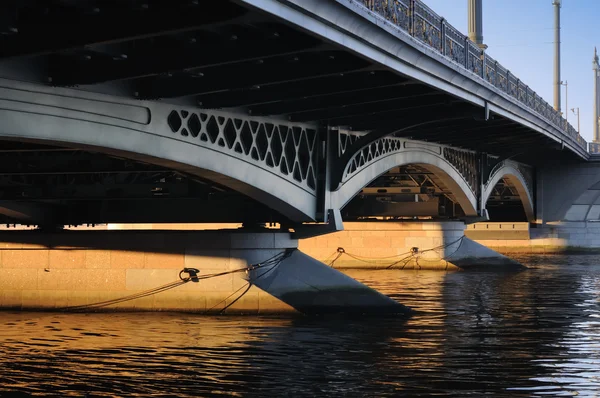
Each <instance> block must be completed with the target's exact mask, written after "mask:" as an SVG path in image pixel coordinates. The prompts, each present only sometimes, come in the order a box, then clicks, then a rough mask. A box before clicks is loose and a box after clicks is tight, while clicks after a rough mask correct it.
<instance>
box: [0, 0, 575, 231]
mask: <svg viewBox="0 0 600 398" xmlns="http://www.w3.org/2000/svg"><path fill="white" fill-rule="evenodd" d="M0 15H1V16H2V18H1V19H0V42H1V45H0V59H1V60H0V75H1V76H2V77H4V78H9V79H18V80H27V81H33V82H38V83H41V84H44V85H52V86H60V87H77V88H80V89H84V90H89V91H94V92H102V93H109V94H114V95H120V96H125V97H130V98H139V99H151V100H159V101H167V102H174V103H185V104H195V105H196V106H198V107H202V108H208V109H214V108H218V109H230V110H235V111H239V112H246V113H248V114H251V115H262V116H273V117H278V118H280V117H284V118H287V119H289V120H292V121H302V122H313V123H318V124H319V125H321V126H332V127H335V126H342V127H344V128H350V129H353V130H365V131H390V132H393V131H394V130H397V129H400V128H402V127H403V126H409V125H412V124H416V123H418V122H420V121H422V120H428V121H431V120H432V119H433V120H438V121H436V122H433V123H428V124H426V125H423V126H421V127H415V128H412V129H409V130H406V131H403V132H402V133H400V134H399V135H401V136H404V137H411V138H413V139H417V140H426V141H433V142H438V143H441V144H449V145H452V146H455V147H462V148H468V149H472V150H477V151H481V152H487V153H490V154H493V155H497V156H500V157H509V156H512V157H513V159H515V160H518V161H523V162H525V163H529V164H534V165H540V164H543V163H544V162H545V161H547V160H552V161H557V160H558V161H563V162H570V161H573V162H575V161H577V158H576V155H575V154H573V153H571V152H569V151H562V150H561V148H560V147H559V146H558V145H557V144H556V143H554V142H553V141H552V140H550V139H549V138H547V137H545V136H544V135H542V134H539V133H537V132H535V131H533V130H531V129H528V128H527V127H524V126H521V125H518V124H516V123H514V122H511V121H509V120H506V119H503V118H501V117H498V116H495V117H494V118H493V119H492V120H488V121H484V120H483V110H482V109H478V108H475V107H474V106H472V105H470V104H467V103H464V102H461V101H459V100H458V99H456V98H454V97H452V96H450V95H447V94H445V93H443V92H440V91H438V90H436V89H435V88H432V87H429V86H426V85H424V84H421V83H419V82H416V81H411V80H409V79H407V78H406V77H404V76H400V75H398V74H395V73H392V72H390V71H388V70H386V69H385V68H384V67H383V66H381V65H377V64H373V63H371V62H369V61H368V60H365V59H364V58H362V57H361V56H360V55H359V54H353V53H350V52H348V51H345V50H344V49H341V48H336V47H334V46H333V45H331V44H329V43H327V42H326V41H324V40H321V39H319V38H316V37H314V36H311V35H309V34H307V33H305V32H303V31H302V30H301V29H299V28H297V27H293V26H289V25H287V24H286V23H285V21H283V20H278V19H275V18H273V17H270V16H267V15H263V14H261V13H259V12H257V11H255V10H252V9H248V8H245V7H243V6H241V5H240V4H238V3H236V2H235V1H227V0H219V1H212V2H206V1H197V0H196V1H193V0H160V1H159V0H144V1H140V0H120V1H108V0H52V1H44V2H40V1H35V0H5V1H3V2H2V4H1V5H0ZM456 115H463V116H461V117H460V118H458V119H457V117H456ZM0 153H1V156H0V200H1V201H9V202H14V201H17V202H26V203H28V204H30V205H31V204H36V205H40V206H42V207H44V208H45V207H49V208H50V209H51V210H52V211H51V213H52V214H53V216H52V217H50V220H49V221H48V222H49V223H58V224H79V223H101V222H167V221H168V222H201V221H207V222H208V221H220V222H225V221H248V222H252V221H256V220H260V221H285V220H282V219H281V216H278V215H277V214H275V213H274V212H272V211H271V210H269V209H267V208H266V207H265V206H263V205H261V204H259V203H256V202H254V201H252V200H250V199H247V198H245V197H242V196H241V195H238V194H236V193H235V192H230V191H228V190H226V189H223V188H220V187H215V186H212V185H211V184H208V183H207V182H206V181H198V180H195V179H192V178H190V177H189V176H186V175H182V174H179V173H175V172H173V171H171V170H164V169H161V168H158V167H155V166H151V165H146V164H141V163H139V162H133V161H129V160H126V159H118V158H113V157H109V156H106V155H100V154H94V153H90V152H87V151H83V150H77V149H76V148H75V150H74V149H73V148H68V149H65V148H55V147H45V146H40V145H37V144H29V143H16V142H0ZM0 221H2V222H11V218H10V217H4V218H2V216H0Z"/></svg>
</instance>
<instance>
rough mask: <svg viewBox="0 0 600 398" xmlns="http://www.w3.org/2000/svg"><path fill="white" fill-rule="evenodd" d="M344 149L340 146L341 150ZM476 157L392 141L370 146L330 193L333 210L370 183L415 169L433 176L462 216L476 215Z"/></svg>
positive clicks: (418, 143)
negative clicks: (406, 168) (401, 169)
mask: <svg viewBox="0 0 600 398" xmlns="http://www.w3.org/2000/svg"><path fill="white" fill-rule="evenodd" d="M341 148H342V149H341V150H342V151H343V149H344V147H343V145H342V147H341ZM475 160H476V159H475V155H474V153H472V152H469V151H460V150H457V149H454V148H449V147H445V146H441V145H435V144H429V143H425V142H418V141H412V140H405V139H400V138H394V137H384V138H381V139H379V140H377V141H375V142H373V143H370V144H369V145H367V146H366V147H365V148H363V149H362V150H361V151H359V152H358V153H357V154H356V155H355V156H353V157H352V158H351V160H350V162H349V163H348V164H347V165H346V166H345V168H344V172H343V176H342V180H341V182H340V184H339V185H338V187H337V189H335V190H334V191H333V192H332V200H331V202H332V207H334V208H340V209H341V208H343V207H344V206H346V205H347V204H348V203H349V202H350V200H351V199H352V198H353V197H354V196H356V195H357V194H359V193H360V191H361V190H362V189H363V188H364V187H366V186H367V185H368V184H369V183H371V182H372V181H373V180H375V179H376V178H377V177H379V176H380V175H382V174H384V173H386V172H387V171H389V170H390V169H392V168H394V167H398V166H405V165H411V164H412V165H418V166H421V167H423V168H425V169H427V170H429V171H430V172H431V173H433V174H435V175H436V176H437V177H438V178H439V179H440V180H441V181H442V182H443V183H444V185H445V186H446V187H448V188H449V190H450V191H451V192H452V194H453V195H454V197H455V198H456V200H457V202H458V204H459V205H460V206H461V208H462V210H463V212H464V214H465V216H468V217H470V216H476V215H477V207H478V206H477V199H478V188H477V169H476V162H475Z"/></svg>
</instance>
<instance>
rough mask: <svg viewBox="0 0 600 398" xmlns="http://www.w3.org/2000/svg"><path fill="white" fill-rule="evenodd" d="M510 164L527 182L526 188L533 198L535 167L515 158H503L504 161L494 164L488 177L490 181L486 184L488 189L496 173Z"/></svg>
mask: <svg viewBox="0 0 600 398" xmlns="http://www.w3.org/2000/svg"><path fill="white" fill-rule="evenodd" d="M508 166H510V167H512V168H513V169H516V170H517V171H518V172H519V174H520V176H521V178H522V179H523V181H524V182H525V188H526V189H527V191H528V192H529V196H530V197H531V198H533V189H534V186H533V180H534V174H533V167H531V166H528V165H526V164H523V163H519V162H515V161H514V160H503V161H501V162H499V163H498V164H496V166H494V168H493V169H492V171H491V172H490V177H489V178H488V181H487V182H486V184H485V186H486V189H487V188H488V186H489V184H490V183H491V181H492V180H493V178H494V177H495V176H496V174H498V173H502V172H503V171H502V169H503V168H505V167H508ZM502 180H503V179H501V180H500V181H502ZM494 189H495V188H494ZM493 195H494V194H493Z"/></svg>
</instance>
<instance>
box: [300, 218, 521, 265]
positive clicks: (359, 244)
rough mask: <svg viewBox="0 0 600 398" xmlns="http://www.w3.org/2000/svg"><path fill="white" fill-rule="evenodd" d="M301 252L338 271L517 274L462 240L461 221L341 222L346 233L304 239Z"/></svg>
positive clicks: (487, 251) (497, 255) (506, 260)
mask: <svg viewBox="0 0 600 398" xmlns="http://www.w3.org/2000/svg"><path fill="white" fill-rule="evenodd" d="M299 248H300V249H301V250H302V251H303V252H304V253H306V254H308V255H309V256H311V257H314V258H316V259H318V260H320V261H322V262H325V263H326V264H330V265H332V266H333V267H335V268H337V269H342V270H343V269H353V268H354V269H359V268H371V269H382V268H401V269H444V270H450V269H455V270H458V269H481V270H495V269H521V268H524V267H523V266H522V265H521V264H519V263H518V262H516V261H514V260H512V259H510V258H508V257H506V256H504V255H502V254H500V253H497V252H495V251H494V250H491V249H489V248H487V247H485V246H483V245H481V244H478V243H477V242H474V241H472V240H471V239H469V238H467V237H465V224H464V223H463V222H460V221H445V222H438V221H419V222H391V221H381V222H345V223H344V231H340V232H336V233H332V234H328V235H323V236H319V237H316V238H311V239H303V240H301V241H300V243H299Z"/></svg>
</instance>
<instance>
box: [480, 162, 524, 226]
mask: <svg viewBox="0 0 600 398" xmlns="http://www.w3.org/2000/svg"><path fill="white" fill-rule="evenodd" d="M503 178H506V179H507V180H509V182H510V183H511V184H512V185H513V186H514V187H515V188H516V190H517V192H518V193H519V198H521V203H522V204H523V209H524V210H525V216H526V217H527V220H528V221H533V220H534V219H535V213H534V208H533V203H534V202H533V195H532V191H531V189H530V187H529V184H531V182H528V181H527V179H526V178H525V176H523V173H522V172H521V170H520V169H519V165H518V164H517V163H516V162H511V161H503V162H501V163H500V164H499V165H498V166H497V167H495V168H494V169H493V170H492V173H491V175H490V178H489V179H488V182H487V183H486V184H485V186H484V188H483V193H482V198H481V201H482V204H483V206H484V207H485V206H486V204H487V201H488V199H489V198H490V196H491V195H492V191H493V190H494V187H495V186H496V184H497V183H498V182H499V181H500V180H501V179H503Z"/></svg>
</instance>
